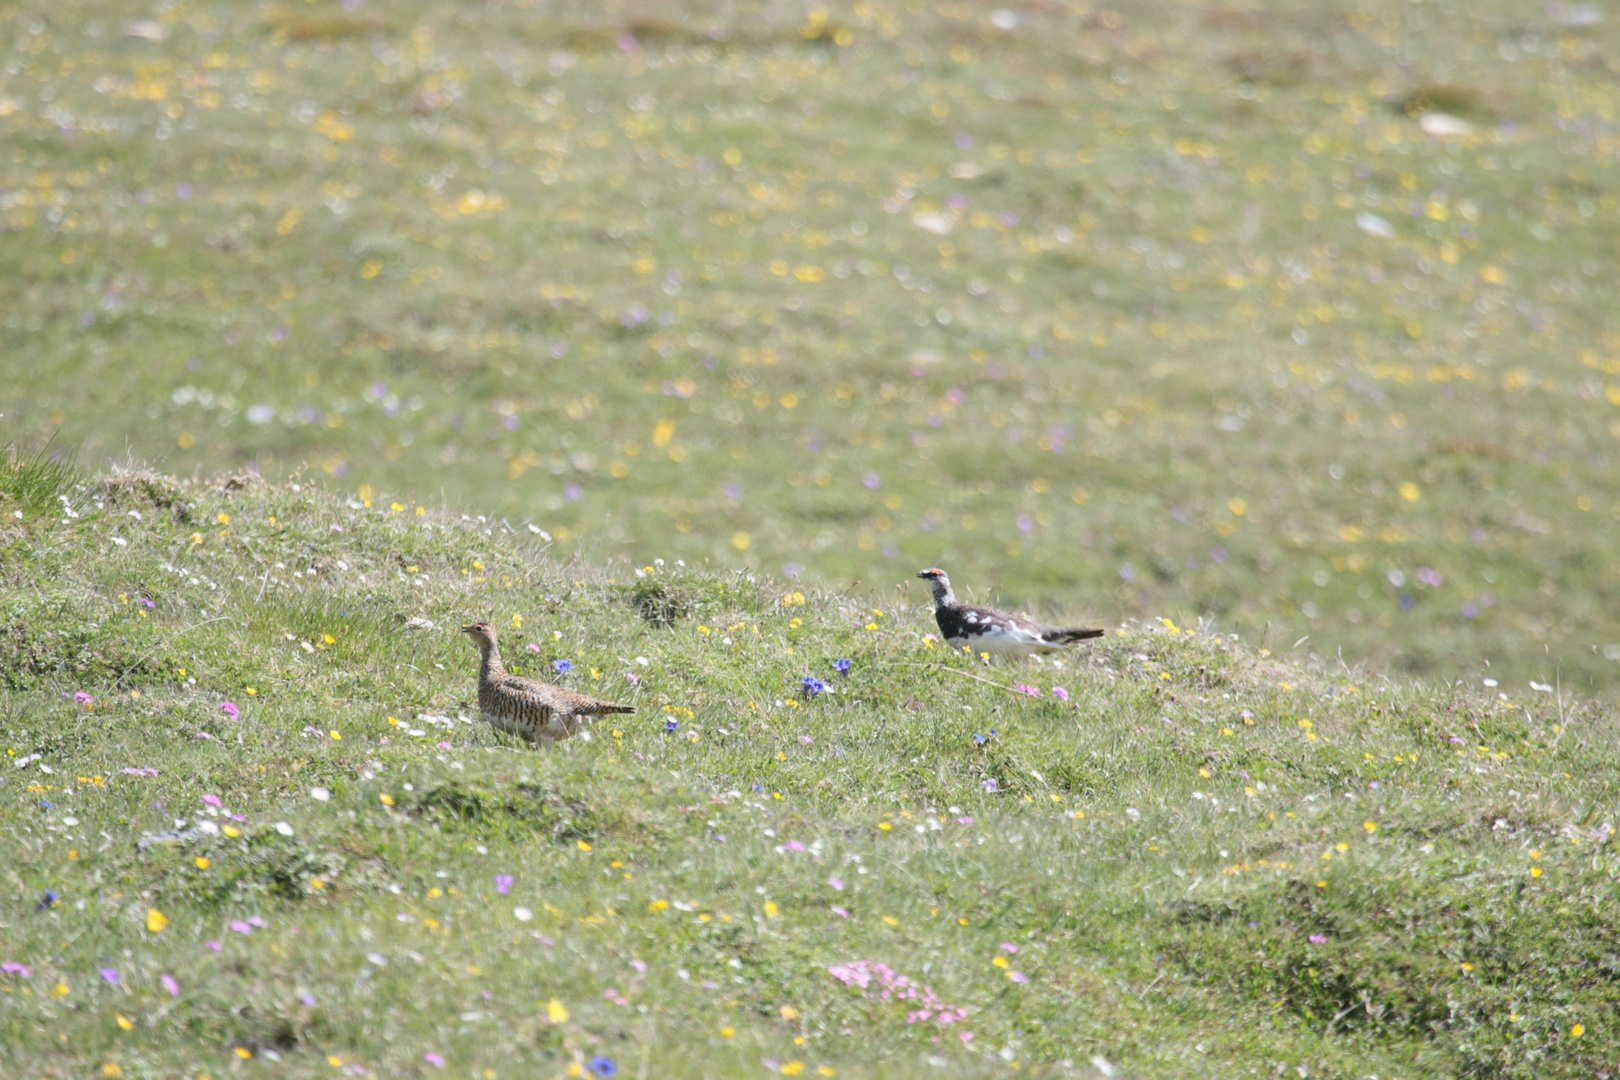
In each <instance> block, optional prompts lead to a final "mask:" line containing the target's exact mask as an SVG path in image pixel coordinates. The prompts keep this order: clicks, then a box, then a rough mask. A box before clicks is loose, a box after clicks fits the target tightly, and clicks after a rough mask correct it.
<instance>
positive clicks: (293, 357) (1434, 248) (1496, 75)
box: [0, 0, 1620, 694]
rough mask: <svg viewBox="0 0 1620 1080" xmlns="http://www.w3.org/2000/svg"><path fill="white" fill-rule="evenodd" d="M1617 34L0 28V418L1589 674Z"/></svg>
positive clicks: (1448, 656) (660, 536)
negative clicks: (2, 416)
mask: <svg viewBox="0 0 1620 1080" xmlns="http://www.w3.org/2000/svg"><path fill="white" fill-rule="evenodd" d="M1610 16H1611V13H1610V11H1609V9H1608V8H1607V7H1606V6H1605V5H1602V4H1595V3H1593V4H1587V3H1556V4H1545V5H1544V4H1525V3H1517V2H1507V0H1479V2H1475V3H1470V4H1462V3H1454V2H1436V0H1418V2H1413V0H1328V2H1311V3H1303V2H1295V3H1286V2H1284V3H1247V2H1243V0H1231V2H1210V3H1194V2H1186V3H1168V2H1153V0H1149V2H1139V3H1133V4H1120V5H1110V4H1108V3H1094V2H1091V0H1075V2H1069V3H1062V2H1055V0H1047V2H1039V3H1007V4H1005V5H1003V6H996V5H992V4H970V3H962V2H951V0H940V2H932V0H930V2H927V3H925V2H922V0H892V2H891V0H859V2H855V3H834V4H817V3H796V2H795V3H789V2H779V0H764V2H758V3H749V2H738V3H731V2H704V0H680V2H670V3H629V2H625V3H602V4H587V5H580V4H565V3H545V2H539V0H533V2H528V0H505V2H484V3H453V4H452V3H443V2H415V0H394V2H389V3H382V2H377V0H364V2H360V0H343V2H341V3H339V2H336V0H311V2H304V0H287V2H276V3H255V4H242V3H229V4H227V3H210V2H191V0H154V2H152V3H150V4H148V5H144V6H140V5H131V4H128V3H109V2H101V0H82V2H77V0H59V2H56V3H50V4H46V3H40V2H32V0H29V2H21V3H18V2H5V3H0V231H3V232H4V238H3V242H0V412H3V413H4V414H5V415H4V418H3V419H0V441H9V442H14V443H17V444H21V445H26V446H38V445H41V444H42V443H44V441H45V440H47V439H50V438H54V443H53V444H52V445H54V446H55V447H59V448H76V450H77V453H78V455H79V459H80V460H81V462H83V463H85V464H89V465H96V466H100V465H105V464H107V463H109V462H111V461H114V460H121V459H124V458H126V457H133V458H134V459H137V460H140V461H146V462H151V463H153V464H155V465H157V466H158V467H160V468H162V469H164V470H166V471H170V472H174V473H178V474H188V473H191V472H193V471H198V470H200V471H204V472H215V471H219V470H257V471H261V472H263V473H265V474H266V475H269V476H279V477H286V476H288V475H291V474H293V473H295V472H297V471H298V470H301V469H302V470H305V471H306V472H307V474H308V475H313V476H316V477H319V478H322V479H324V480H325V482H326V483H327V484H328V485H329V486H331V487H333V488H334V489H336V490H338V491H340V492H345V493H348V494H352V495H353V496H355V497H356V498H358V499H361V500H364V501H366V502H370V503H373V504H375V505H377V506H388V505H391V504H392V503H393V500H395V499H399V500H402V502H401V503H400V505H404V503H408V502H410V501H411V500H413V499H415V500H421V499H428V498H431V499H433V500H435V501H438V500H441V499H442V500H443V501H444V502H445V503H447V504H448V505H450V506H452V507H455V508H458V509H463V510H466V511H467V512H469V513H483V514H490V515H498V516H504V517H506V518H508V519H510V520H511V521H512V522H514V523H529V524H533V525H535V526H536V527H537V528H540V529H542V530H545V531H546V532H548V533H549V534H550V535H551V536H553V537H554V538H555V540H556V541H557V543H558V544H559V545H560V546H561V547H562V548H564V549H567V550H572V549H573V548H574V546H575V545H579V546H581V547H582V548H583V550H584V551H585V553H586V554H587V555H588V556H589V557H591V558H593V559H597V560H606V559H616V558H620V557H623V558H627V559H632V560H635V561H636V562H637V563H640V562H643V561H647V560H650V559H651V558H653V557H654V556H662V557H665V558H667V559H671V560H673V559H675V558H685V559H687V560H695V561H699V562H701V561H704V560H707V561H708V562H710V563H712V564H714V565H717V566H720V567H744V566H747V567H752V568H755V569H759V570H763V571H766V572H768V573H770V574H772V575H775V576H777V577H783V576H787V575H793V574H798V575H801V576H802V577H803V578H804V579H805V580H806V581H809V582H822V583H832V584H845V583H850V582H854V581H857V580H859V581H861V582H864V583H865V585H866V587H868V588H870V587H880V588H888V587H889V586H890V585H896V584H897V585H898V586H899V587H901V588H907V589H910V590H913V592H914V593H916V595H915V596H914V597H913V599H917V598H920V591H918V590H919V589H920V587H919V586H917V585H916V583H915V582H911V581H910V580H909V579H910V577H911V575H912V574H913V573H914V572H915V571H916V570H917V569H918V568H919V567H922V566H926V565H932V564H939V565H943V566H945V567H947V568H948V569H949V570H951V572H952V573H953V575H954V577H955V580H956V581H957V583H958V585H959V587H961V589H962V591H964V592H969V591H970V592H972V593H973V594H974V595H975V596H976V597H977V598H980V599H984V598H992V597H995V598H999V599H1000V600H1002V601H1004V602H1006V603H1009V604H1023V605H1027V606H1028V607H1030V608H1031V609H1032V610H1035V611H1037V612H1045V613H1049V614H1056V613H1057V612H1060V611H1061V612H1063V613H1064V614H1067V615H1071V616H1074V617H1075V618H1086V619H1093V620H1112V619H1118V618H1120V617H1126V616H1150V615H1162V616H1168V617H1172V618H1175V619H1177V620H1180V621H1182V622H1183V623H1184V624H1190V623H1193V622H1194V621H1195V620H1196V619H1197V618H1199V617H1201V616H1213V617H1214V619H1215V625H1216V626H1218V627H1219V628H1220V629H1221V630H1223V631H1238V632H1243V633H1245V634H1246V635H1249V636H1250V638H1251V640H1253V641H1255V642H1256V643H1266V644H1269V645H1270V646H1271V648H1273V649H1278V650H1287V649H1289V648H1290V647H1297V648H1298V649H1299V652H1300V653H1301V654H1302V653H1305V652H1315V653H1317V654H1318V655H1320V656H1323V657H1328V656H1334V655H1338V656H1342V657H1343V659H1345V660H1346V661H1347V662H1357V661H1364V662H1367V663H1369V664H1371V665H1372V666H1373V667H1374V669H1376V670H1390V671H1407V672H1415V673H1419V674H1422V675H1425V676H1429V677H1447V678H1452V677H1464V676H1466V677H1467V678H1469V679H1470V680H1475V681H1477V680H1483V679H1498V680H1503V681H1504V682H1503V685H1504V688H1505V687H1506V685H1508V681H1511V682H1512V684H1513V685H1515V686H1517V687H1520V688H1522V687H1523V686H1524V683H1525V682H1526V681H1528V680H1535V681H1537V682H1538V684H1539V685H1543V686H1552V685H1554V684H1555V683H1561V684H1562V685H1563V686H1564V687H1566V688H1568V687H1574V688H1577V689H1580V690H1582V691H1592V692H1597V693H1600V694H1606V693H1608V692H1610V691H1612V689H1613V688H1614V687H1615V686H1616V685H1617V684H1620V542H1617V539H1616V532H1615V524H1616V521H1617V520H1620V496H1617V491H1616V485H1615V483H1614V475H1615V460H1616V451H1617V448H1620V316H1617V310H1620V304H1617V299H1620V297H1617V289H1616V280H1615V274H1614V269H1615V254H1616V241H1617V238H1620V228H1617V227H1620V188H1617V185H1616V183H1615V181H1616V179H1617V175H1616V168H1615V162H1616V151H1617V149H1620V126H1617V116H1616V110H1617V100H1620V88H1617V85H1616V81H1615V78H1614V73H1615V67H1616V65H1617V64H1620V24H1617V22H1616V20H1615V19H1614V18H1612V17H1610ZM1301 639H1304V640H1303V641H1301ZM1296 643H1298V644H1297V646H1296ZM1296 655H1297V654H1296Z"/></svg>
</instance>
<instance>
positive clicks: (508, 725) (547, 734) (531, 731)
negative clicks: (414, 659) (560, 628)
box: [461, 619, 636, 748]
mask: <svg viewBox="0 0 1620 1080" xmlns="http://www.w3.org/2000/svg"><path fill="white" fill-rule="evenodd" d="M461 632H462V633H464V634H466V635H467V636H468V637H470V638H472V641H473V645H474V646H476V647H477V649H478V653H479V655H480V656H481V657H482V658H483V661H482V663H480V664H479V665H478V708H479V709H480V710H481V711H482V712H483V714H484V719H485V720H486V721H488V722H489V723H490V724H491V725H493V726H494V727H497V728H499V729H500V730H502V731H509V732H511V733H512V734H513V735H518V736H521V737H522V738H524V739H527V740H528V741H529V742H532V743H534V744H535V745H536V746H537V747H540V748H545V747H549V746H550V745H551V744H552V743H553V742H555V741H556V740H558V739H566V738H568V737H569V736H570V735H573V734H574V733H575V732H577V731H579V725H580V722H581V721H582V720H586V719H590V718H592V717H597V716H601V715H603V714H604V713H633V712H635V711H636V707H635V706H634V705H616V704H614V703H613V702H611V701H597V700H596V699H595V698H589V697H586V696H585V695H584V694H579V693H575V692H574V691H572V690H568V689H565V688H563V687H561V686H552V685H551V684H549V683H543V682H537V681H535V680H534V679H525V678H524V677H523V676H521V675H510V674H508V673H507V671H506V668H505V666H504V665H502V664H501V649H500V646H499V644H497V643H496V640H495V628H494V627H493V626H491V625H490V624H489V623H488V622H486V621H484V620H483V619H479V620H478V621H477V622H474V623H468V624H467V625H466V626H463V627H462V628H461Z"/></svg>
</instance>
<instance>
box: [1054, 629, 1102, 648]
mask: <svg viewBox="0 0 1620 1080" xmlns="http://www.w3.org/2000/svg"><path fill="white" fill-rule="evenodd" d="M1104 633H1106V631H1103V630H1088V629H1085V628H1084V627H1079V626H1069V627H1063V628H1061V629H1057V630H1053V631H1052V632H1050V633H1049V634H1047V635H1046V640H1047V641H1050V642H1052V643H1053V644H1056V645H1067V644H1068V643H1069V642H1071V641H1085V640H1086V639H1087V638H1098V637H1102V636H1103V634H1104Z"/></svg>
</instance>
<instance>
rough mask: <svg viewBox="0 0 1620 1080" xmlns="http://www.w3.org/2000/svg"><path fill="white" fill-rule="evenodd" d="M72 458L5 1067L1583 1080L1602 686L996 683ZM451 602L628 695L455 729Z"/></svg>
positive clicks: (646, 592)
mask: <svg viewBox="0 0 1620 1080" xmlns="http://www.w3.org/2000/svg"><path fill="white" fill-rule="evenodd" d="M58 475H59V478H61V479H62V481H63V483H64V485H65V486H63V487H62V488H61V489H60V491H59V495H64V496H66V501H65V502H63V501H61V500H60V499H58V500H56V501H54V503H53V504H51V505H50V508H49V509H48V510H47V511H46V512H43V513H42V512H39V511H31V510H26V509H16V510H9V509H8V512H7V513H5V514H4V516H0V572H3V573H4V575H5V579H6V588H5V589H4V591H0V717H3V721H0V749H3V751H4V754H5V760H6V762H7V763H6V764H5V765H4V767H0V836H3V838H4V840H3V842H4V845H5V846H4V851H5V858H4V861H3V865H0V963H3V965H4V966H3V968H0V1074H4V1075H5V1076H7V1077H13V1076H15V1077H30V1078H32V1077H42V1078H50V1080H67V1078H70V1077H72V1078H78V1077H86V1076H90V1077H94V1076H101V1077H106V1078H116V1077H120V1076H122V1077H125V1078H129V1080H135V1078H153V1080H157V1078H164V1080H169V1078H174V1077H186V1078H188V1080H195V1078H197V1077H209V1078H211V1080H221V1078H223V1077H227V1076H241V1077H265V1078H271V1077H316V1076H319V1077H334V1076H346V1075H355V1076H359V1075H365V1076H371V1077H382V1078H387V1077H402V1076H420V1077H433V1076H441V1075H442V1076H457V1077H495V1078H502V1077H505V1078H515V1077H535V1076H539V1077H551V1076H561V1075H566V1074H568V1073H569V1072H570V1071H571V1070H572V1072H573V1074H574V1075H578V1074H579V1070H580V1069H582V1068H588V1067H589V1066H590V1064H591V1062H592V1061H593V1060H595V1059H598V1058H605V1059H610V1060H611V1061H612V1062H613V1067H614V1068H616V1069H617V1071H618V1074H619V1075H621V1076H672V1077H716V1076H760V1075H769V1074H770V1072H776V1073H780V1074H785V1075H789V1076H794V1075H800V1076H806V1077H809V1076H817V1075H837V1076H842V1077H906V1076H917V1077H954V1076H991V1075H995V1076H1009V1075H1032V1076H1045V1077H1088V1078H1095V1077H1099V1076H1104V1075H1118V1076H1125V1077H1166V1078H1172V1077H1177V1078H1179V1077H1186V1076H1193V1075H1196V1076H1209V1077H1234V1078H1236V1077H1248V1076H1265V1077H1272V1076H1315V1077H1341V1076H1342V1077H1356V1078H1361V1077H1365V1076H1368V1075H1373V1074H1376V1075H1378V1076H1381V1077H1404V1078H1408V1080H1416V1078H1420V1077H1455V1076H1482V1077H1483V1076H1489V1077H1499V1078H1520V1077H1523V1078H1531V1077H1535V1078H1538V1080H1540V1078H1549V1077H1552V1078H1562V1077H1570V1078H1575V1077H1582V1078H1586V1077H1591V1076H1594V1075H1599V1074H1601V1072H1602V1070H1603V1069H1604V1068H1608V1067H1612V1064H1613V1048H1614V1046H1615V1045H1616V1044H1617V1043H1620V1019H1617V1017H1620V1011H1617V1005H1620V982H1617V980H1616V974H1617V971H1620V940H1617V938H1616V934H1615V928H1614V900H1615V895H1616V884H1617V883H1616V874H1617V867H1620V864H1617V862H1616V859H1615V855H1614V843H1615V819H1614V808H1615V805H1616V796H1617V793H1620V750H1617V747H1620V739H1617V737H1616V736H1617V734H1620V732H1617V730H1616V725H1615V717H1614V713H1613V710H1612V709H1611V708H1608V707H1606V706H1602V705H1598V704H1594V703H1592V702H1590V701H1587V700H1582V699H1579V698H1572V697H1570V696H1568V695H1567V694H1558V695H1555V694H1549V693H1541V692H1535V691H1528V690H1525V691H1520V690H1518V689H1513V690H1512V691H1511V693H1508V692H1504V690H1506V689H1507V688H1503V689H1498V690H1487V689H1485V688H1481V687H1478V686H1465V685H1447V684H1441V683H1435V684H1422V683H1418V682H1415V681H1403V680H1385V679H1383V678H1380V677H1377V676H1375V675H1371V674H1369V673H1368V672H1366V671H1364V670H1359V669H1355V668H1347V667H1344V666H1342V665H1339V664H1337V663H1328V662H1322V661H1315V660H1311V659H1309V658H1308V657H1307V656H1305V655H1304V650H1303V649H1301V650H1297V651H1295V652H1286V651H1278V650H1273V651H1271V652H1270V653H1268V652H1266V651H1262V650H1260V649H1259V648H1258V647H1256V646H1255V645H1252V644H1246V643H1244V642H1242V641H1240V640H1237V639H1236V638H1234V637H1231V636H1227V635H1216V634H1208V633H1200V632H1197V631H1194V630H1189V629H1186V628H1182V627H1179V626H1176V625H1175V624H1173V623H1170V622H1168V621H1155V622H1139V623H1138V622H1132V623H1128V624H1124V625H1116V626H1112V627H1111V628H1110V631H1109V634H1108V635H1107V636H1106V637H1105V638H1104V639H1102V640H1101V641H1099V642H1097V643H1095V644H1090V645H1086V646H1081V647H1078V648H1075V649H1072V650H1069V651H1067V652H1065V653H1064V654H1063V656H1062V658H1061V662H1059V661H1056V660H1053V661H1048V662H1046V663H1042V664H1030V665H1021V666H999V667H990V666H985V665H983V664H980V663H978V662H976V661H975V660H973V659H972V658H970V657H965V656H961V655H950V654H947V653H946V651H945V650H944V649H943V648H942V647H941V646H940V645H939V644H938V643H937V642H935V641H933V640H931V638H930V636H929V632H930V631H931V630H932V629H933V626H932V621H931V619H930V613H929V610H928V608H927V606H926V604H925V603H924V597H923V595H922V593H921V590H920V589H913V590H911V591H909V592H906V593H903V594H901V595H900V596H897V597H889V596H887V595H883V594H879V593H876V592H872V591H869V590H858V589H857V590H848V589H841V590H820V589H807V588H805V587H804V586H803V585H802V584H801V583H798V582H784V581H783V580H781V579H779V578H773V577H770V576H767V575H763V574H734V573H727V572H720V571H714V570H707V569H698V568H695V567H692V566H690V565H688V566H681V565H680V564H679V563H678V562H677V561H676V560H675V559H674V558H665V559H664V560H663V561H662V563H661V564H660V563H658V562H655V561H651V560H649V562H648V563H646V564H644V565H642V566H640V567H628V566H624V567H616V568H612V569H606V568H603V567H601V566H598V565H592V564H589V563H585V562H581V561H578V560H576V559H574V558H572V557H571V556H570V555H569V553H568V552H566V551H564V550H561V549H559V547H558V546H557V545H555V544H554V543H553V544H548V543H546V542H545V541H544V540H542V539H540V538H539V537H536V536H535V535H534V534H532V533H530V532H528V531H527V530H512V529H509V528H508V527H506V526H504V525H501V524H499V523H496V522H494V521H490V520H486V519H485V518H480V517H472V516H467V517H464V516H461V515H460V514H458V513H454V512H443V511H439V510H430V509H421V510H419V509H418V505H419V504H417V503H415V502H414V501H410V500H404V499H402V500H400V502H399V504H398V507H397V508H396V507H395V505H394V502H393V500H392V498H391V496H390V495H388V494H386V493H385V494H383V495H382V496H380V497H379V498H377V499H374V500H373V505H372V506H371V507H369V508H367V507H365V506H363V505H362V504H361V503H360V502H359V501H358V500H356V499H353V498H352V497H350V496H348V495H347V494H343V493H337V494H328V493H326V492H324V491H322V490H320V489H319V488H317V487H315V486H312V485H309V484H308V483H300V484H298V485H297V486H292V485H271V484H266V483H249V484H247V485H246V486H244V487H236V488H235V489H234V490H233V489H232V487H230V486H228V485H227V484H225V483H223V482H222V481H220V480H212V481H202V482H187V483H178V482H175V481H173V480H168V479H165V478H163V477H160V476H156V475H153V474H147V473H123V474H117V475H103V476H99V477H96V478H93V479H83V480H81V481H78V482H75V481H74V476H73V473H72V470H71V469H64V470H61V471H60V472H59V474H58ZM0 479H3V478H0ZM0 490H5V491H8V492H9V491H10V490H11V489H10V488H9V487H5V488H3V489H0ZM5 505H6V506H7V507H10V506H12V505H14V504H13V503H7V504H5ZM474 616H482V617H487V618H490V619H491V620H493V621H494V622H495V623H496V624H497V625H498V626H499V627H501V628H502V634H503V644H504V647H505V651H506V654H507V656H508V658H509V662H510V665H511V666H512V667H513V668H514V669H516V670H519V671H521V672H523V673H526V674H531V675H539V676H547V677H557V676H555V675H554V674H553V673H554V671H555V668H556V664H555V662H556V661H559V660H568V661H569V662H570V663H571V664H572V670H571V671H569V672H567V673H566V674H565V675H563V676H561V678H562V680H563V681H564V682H565V683H566V684H567V685H570V686H573V687H576V688H579V689H582V690H584V691H586V692H589V693H594V694H596V695H598V696H602V697H607V698H613V699H617V700H622V701H629V702H633V703H634V704H635V705H636V706H637V707H638V710H639V711H638V712H637V713H636V714H635V715H634V716H622V717H614V718H611V719H612V720H613V723H611V724H608V723H603V724H601V725H598V726H597V727H596V728H595V730H594V732H593V735H594V737H593V738H591V739H590V740H589V741H586V740H583V739H575V740H571V741H569V742H566V743H564V744H561V745H560V746H559V747H557V748H556V749H554V750H553V751H551V752H549V753H536V752H534V751H531V750H527V749H524V748H522V747H521V746H519V745H518V744H516V743H515V742H514V741H512V740H511V739H510V738H509V737H507V736H503V735H499V734H497V733H495V732H493V731H492V730H491V729H490V728H488V727H487V726H485V725H482V724H479V723H469V722H465V721H464V720H463V717H471V716H475V715H476V713H475V710H474V707H473V704H472V696H473V690H474V672H475V666H476V655H475V653H474V651H473V649H472V648H471V647H470V645H469V643H468V642H467V640H466V639H465V638H464V637H463V636H462V635H461V634H460V633H459V632H458V629H457V628H458V627H459V625H460V624H461V623H462V622H463V621H465V620H467V619H469V618H470V617H474ZM413 619H426V620H428V621H430V622H431V623H433V624H435V625H434V626H433V627H431V628H427V627H424V626H422V624H421V623H415V624H413V623H412V622H411V620H413ZM531 646H532V648H531ZM839 658H847V659H849V660H850V669H849V674H848V675H847V677H846V676H841V675H839V674H838V673H837V670H836V668H835V664H834V662H835V661H836V660H838V659H839ZM807 676H811V677H815V678H818V679H821V680H823V681H824V682H825V684H826V687H827V688H826V689H825V690H824V691H823V692H821V693H819V694H816V695H814V696H811V697H807V696H806V693H805V688H804V682H803V680H804V679H805V678H806V677H807ZM1060 688H1061V691H1062V692H1061V693H1060V692H1059V690H1060ZM226 704H229V705H230V706H231V708H230V709H227V708H225V707H224V706H225V705H226ZM233 713H234V715H233ZM671 722H673V730H666V728H667V727H669V726H670V725H671ZM992 732H993V735H992ZM199 829H201V830H203V831H197V830H199ZM143 840H144V841H145V844H144V846H143V843H142V842H143ZM47 891H49V892H47ZM50 897H54V902H51V900H50ZM863 981H864V982H865V983H866V988H865V992H864V993H863V991H862V988H861V984H862V982H863ZM885 985H886V986H887V988H888V990H889V993H890V996H889V997H888V998H887V999H885V998H883V997H882V996H881V989H882V988H883V987H884V986H885ZM906 993H914V994H915V995H916V996H915V997H914V998H905V997H904V996H903V995H904V994H906ZM922 1009H925V1010H926V1011H927V1015H921V1014H919V1013H918V1011H917V1010H922ZM941 1011H943V1012H944V1015H945V1017H946V1018H947V1021H948V1022H945V1021H942V1020H941V1019H940V1014H941ZM968 1036H971V1037H970V1038H969V1037H968ZM1098 1062H1101V1064H1098ZM598 1067H599V1069H601V1070H603V1071H605V1069H606V1066H602V1065H601V1064H600V1063H598ZM1110 1070H1111V1072H1110Z"/></svg>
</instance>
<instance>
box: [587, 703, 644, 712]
mask: <svg viewBox="0 0 1620 1080" xmlns="http://www.w3.org/2000/svg"><path fill="white" fill-rule="evenodd" d="M635 711H636V707H635V706H634V705H619V704H616V703H614V702H611V701H598V702H596V703H595V704H593V705H592V706H591V711H590V715H592V716H600V715H602V714H603V713H633V712H635Z"/></svg>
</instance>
